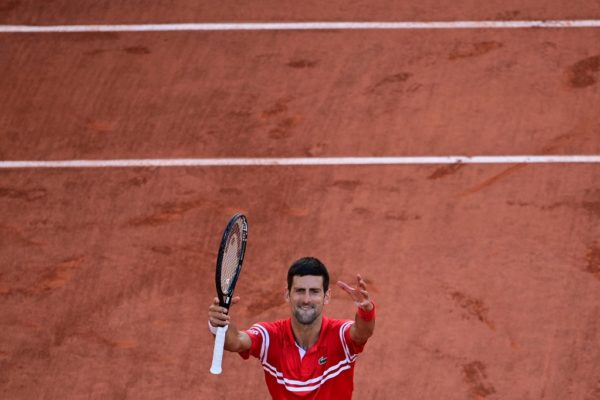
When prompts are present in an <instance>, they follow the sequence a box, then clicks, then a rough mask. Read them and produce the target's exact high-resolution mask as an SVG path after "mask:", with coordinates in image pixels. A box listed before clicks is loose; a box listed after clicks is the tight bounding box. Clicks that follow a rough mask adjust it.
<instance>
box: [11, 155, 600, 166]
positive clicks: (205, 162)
mask: <svg viewBox="0 0 600 400" xmlns="http://www.w3.org/2000/svg"><path fill="white" fill-rule="evenodd" d="M457 163H463V164H570V163H587V164H598V163H600V155H568V156H472V157H469V156H439V157H305V158H172V159H171V158H164V159H137V160H136V159H130V160H127V159H124V160H57V161H0V169H23V168H114V167H119V168H140V167H142V168H143V167H236V166H310V165H419V164H457Z"/></svg>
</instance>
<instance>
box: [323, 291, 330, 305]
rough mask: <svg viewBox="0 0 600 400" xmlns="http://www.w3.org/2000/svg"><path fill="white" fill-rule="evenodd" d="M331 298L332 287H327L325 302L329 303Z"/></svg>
mask: <svg viewBox="0 0 600 400" xmlns="http://www.w3.org/2000/svg"><path fill="white" fill-rule="evenodd" d="M329 300H331V289H327V291H326V292H325V301H324V303H325V304H329Z"/></svg>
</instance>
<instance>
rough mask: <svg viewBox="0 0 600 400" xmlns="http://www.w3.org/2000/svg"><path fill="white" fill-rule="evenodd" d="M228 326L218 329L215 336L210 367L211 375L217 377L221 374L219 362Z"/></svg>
mask: <svg viewBox="0 0 600 400" xmlns="http://www.w3.org/2000/svg"><path fill="white" fill-rule="evenodd" d="M228 327H229V326H224V327H221V326H220V327H218V328H217V335H216V336H215V348H214V350H213V359H212V365H211V366H210V372H211V374H215V375H218V374H220V373H221V372H222V369H221V362H222V361H223V349H224V348H225V334H226V333H227V328H228Z"/></svg>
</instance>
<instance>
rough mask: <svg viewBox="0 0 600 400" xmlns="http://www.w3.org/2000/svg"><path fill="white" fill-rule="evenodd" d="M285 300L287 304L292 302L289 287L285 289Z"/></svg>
mask: <svg viewBox="0 0 600 400" xmlns="http://www.w3.org/2000/svg"><path fill="white" fill-rule="evenodd" d="M283 298H284V299H285V301H286V302H287V303H289V302H290V291H289V290H288V288H287V286H286V287H285V288H284V289H283Z"/></svg>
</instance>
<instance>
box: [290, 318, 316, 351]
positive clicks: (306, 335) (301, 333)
mask: <svg viewBox="0 0 600 400" xmlns="http://www.w3.org/2000/svg"><path fill="white" fill-rule="evenodd" d="M322 325H323V316H322V315H320V316H319V318H317V319H316V320H315V321H314V322H313V323H312V324H310V325H305V324H301V323H300V322H298V321H296V320H295V319H294V318H293V317H292V333H293V334H294V338H295V339H296V343H298V346H300V347H302V348H303V349H304V350H308V349H309V348H311V347H312V346H313V345H314V344H315V343H317V341H318V340H319V334H320V333H321V326H322Z"/></svg>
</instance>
